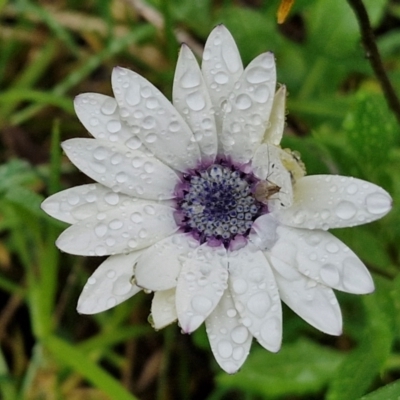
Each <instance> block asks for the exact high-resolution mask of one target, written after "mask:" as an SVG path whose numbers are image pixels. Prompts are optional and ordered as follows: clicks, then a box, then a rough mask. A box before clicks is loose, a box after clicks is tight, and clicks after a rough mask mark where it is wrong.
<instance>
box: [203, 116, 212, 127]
mask: <svg viewBox="0 0 400 400" xmlns="http://www.w3.org/2000/svg"><path fill="white" fill-rule="evenodd" d="M212 126H213V124H212V121H211V119H210V118H204V119H203V120H202V121H201V127H202V128H203V129H211V128H212Z"/></svg>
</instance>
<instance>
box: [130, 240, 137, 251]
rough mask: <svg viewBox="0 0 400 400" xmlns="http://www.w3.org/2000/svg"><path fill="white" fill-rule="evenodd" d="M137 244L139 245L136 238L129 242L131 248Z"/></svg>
mask: <svg viewBox="0 0 400 400" xmlns="http://www.w3.org/2000/svg"><path fill="white" fill-rule="evenodd" d="M137 245H138V244H137V241H136V240H134V239H131V240H130V241H129V242H128V246H129V247H130V248H131V249H134V248H136V247H137Z"/></svg>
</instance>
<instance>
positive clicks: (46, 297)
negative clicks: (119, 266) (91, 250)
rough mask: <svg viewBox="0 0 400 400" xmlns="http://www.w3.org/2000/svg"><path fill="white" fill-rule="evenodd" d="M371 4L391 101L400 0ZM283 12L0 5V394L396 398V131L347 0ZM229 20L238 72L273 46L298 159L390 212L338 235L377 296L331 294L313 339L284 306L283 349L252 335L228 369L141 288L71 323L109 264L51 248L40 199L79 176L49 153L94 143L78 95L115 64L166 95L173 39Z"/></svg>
mask: <svg viewBox="0 0 400 400" xmlns="http://www.w3.org/2000/svg"><path fill="white" fill-rule="evenodd" d="M364 4H365V6H366V7H367V10H368V13H369V16H370V18H371V22H372V25H373V28H374V31H375V33H376V39H377V44H378V47H379V49H380V52H381V56H382V58H383V64H384V67H385V69H386V71H387V72H388V75H389V78H390V80H391V82H392V84H393V85H394V88H395V91H396V92H397V93H400V3H399V2H398V1H395V0H364ZM278 6H279V1H278V0H268V1H267V0H264V1H263V0H241V1H239V0H237V1H233V0H219V1H211V0H197V1H193V0H148V1H147V0H146V1H145V0H110V1H103V0H87V1H80V0H53V1H51V0H48V1H44V0H42V1H35V0H12V1H11V0H10V1H7V0H0V132H1V135H0V139H1V141H0V161H1V166H0V304H1V305H0V341H1V351H0V398H2V399H4V400H14V399H29V400H31V399H32V400H39V399H41V400H42V399H43V400H53V399H68V400H69V399H72V400H79V399H85V400H87V399H88V400H90V399H96V400H97V399H100V400H102V399H117V400H119V399H126V400H128V399H131V400H132V399H135V398H140V399H157V400H169V399H209V400H217V399H233V400H235V399H246V400H250V399H251V400H256V399H322V398H326V399H329V400H335V399H338V400H346V399H358V398H363V399H368V400H388V399H398V398H399V396H400V383H399V382H400V381H397V379H399V378H400V346H399V345H400V314H399V309H400V265H399V250H400V246H399V243H400V208H399V204H400V179H399V171H400V147H399V145H400V129H399V124H398V122H397V121H396V118H395V116H394V115H393V114H392V112H391V111H389V108H388V106H387V103H386V101H385V98H384V96H383V94H382V90H381V88H380V85H379V82H378V80H377V78H376V77H375V76H374V74H373V72H372V69H371V67H370V65H369V62H368V59H367V58H366V54H365V51H364V50H363V48H362V46H361V40H360V30H359V26H358V23H357V20H356V18H355V16H354V13H353V11H352V9H351V8H350V7H349V5H348V4H347V2H346V1H345V0H297V1H296V2H295V4H294V7H293V9H292V11H291V13H290V15H289V17H288V19H287V21H286V22H285V23H284V24H282V25H278V24H277V22H276V11H277V9H278ZM221 22H222V23H224V24H226V26H227V27H228V28H229V29H230V30H231V32H232V33H233V35H234V37H235V39H236V40H237V43H238V46H239V49H240V51H241V54H242V57H243V60H244V63H245V64H247V63H248V62H249V61H250V60H251V59H252V58H253V57H255V56H256V55H258V54H259V53H261V52H264V51H266V50H272V51H273V52H275V55H276V59H277V65H278V80H279V81H280V82H282V83H285V84H286V85H287V87H288V90H289V93H290V95H289V98H288V110H289V112H290V113H289V115H288V117H287V129H286V134H285V139H284V143H283V144H284V147H285V146H286V147H290V148H292V149H296V150H299V151H300V152H301V154H302V158H303V160H304V161H305V163H306V165H307V168H308V173H309V174H318V173H339V174H343V175H352V176H355V177H359V178H362V179H366V180H369V181H372V182H374V183H377V184H379V185H381V186H382V187H384V188H385V189H386V190H388V191H389V192H390V193H391V194H392V196H393V199H394V208H393V211H392V212H391V213H390V214H389V215H388V216H387V217H385V218H384V219H383V220H382V221H379V222H375V223H373V224H370V225H367V226H361V227H357V228H352V229H347V230H343V231H342V230H336V231H335V232H334V233H335V234H337V235H338V236H339V237H340V238H341V239H342V240H343V241H344V242H346V243H347V244H348V245H349V246H350V247H351V248H352V249H353V250H354V251H355V252H356V253H357V254H358V255H359V256H360V257H361V258H362V259H363V261H364V262H365V263H366V265H367V266H368V267H369V268H370V270H371V271H372V273H373V276H374V280H375V283H376V292H375V293H374V294H372V295H369V296H353V295H347V294H343V293H338V298H339V301H340V304H341V306H342V311H343V315H344V333H343V335H342V336H340V337H330V336H328V335H325V334H322V333H320V332H318V331H316V330H315V329H314V328H312V327H310V326H308V325H307V324H306V323H305V322H303V321H302V320H301V319H300V318H299V317H297V316H296V315H294V314H293V313H292V312H291V311H290V310H288V309H287V308H285V309H284V340H283V346H282V350H281V351H280V352H279V353H278V354H270V353H268V352H267V351H265V350H263V349H262V348H261V347H260V346H258V345H257V344H256V343H254V344H253V347H252V351H251V355H250V356H249V358H248V360H247V362H246V364H245V365H244V367H243V368H242V370H241V371H240V372H239V373H237V374H236V375H227V374H225V373H223V372H221V370H220V369H219V368H218V366H217V365H216V363H215V361H214V360H213V357H212V355H211V352H210V349H209V345H208V342H207V339H206V335H205V332H204V329H203V328H202V329H200V330H199V331H198V332H196V333H195V334H193V335H191V336H186V335H181V334H180V332H179V328H178V327H177V326H176V325H174V326H170V327H168V328H167V329H165V330H163V331H161V332H155V331H153V330H152V329H151V328H150V326H149V324H148V323H147V316H148V314H149V309H150V301H151V296H149V295H145V294H143V293H142V294H139V295H137V296H135V297H134V298H132V299H131V300H129V301H127V302H125V303H123V304H122V305H120V306H118V307H117V308H115V309H113V310H110V311H107V312H104V313H102V314H100V315H95V316H80V315H78V314H77V313H76V311H75V305H76V301H77V298H78V296H79V293H80V291H81V289H82V287H83V285H84V283H85V282H86V279H87V278H88V276H89V275H90V274H91V272H92V271H93V270H94V269H95V267H96V266H97V265H98V264H100V262H101V259H99V258H97V259H96V258H83V257H76V256H68V255H66V254H61V253H60V252H59V251H58V249H56V247H55V245H54V241H55V239H56V237H57V235H58V234H59V233H60V232H61V231H62V230H63V229H64V228H65V225H64V224H61V223H59V222H57V221H55V220H53V219H51V218H48V217H47V216H46V215H44V213H43V212H42V211H41V210H40V208H39V205H40V203H41V201H42V200H43V199H44V197H46V196H48V195H49V194H51V193H54V192H57V191H59V190H61V189H65V188H68V187H71V186H74V185H76V184H82V183H84V182H87V178H86V177H85V176H84V175H83V174H81V173H79V172H78V171H77V170H76V169H75V168H74V167H73V166H72V165H71V164H70V163H69V161H68V160H67V159H66V158H65V157H64V156H62V154H61V150H60V146H59V143H60V141H61V140H65V139H67V138H72V137H84V136H85V135H88V133H87V132H86V131H85V129H84V128H83V126H82V125H81V124H80V123H79V121H78V118H77V117H76V116H75V114H74V111H73V106H72V99H73V97H74V96H75V95H77V94H79V93H83V92H90V91H92V92H100V93H104V94H109V95H111V94H112V92H111V85H110V76H111V70H112V68H113V67H114V66H116V65H121V66H126V67H129V68H131V69H132V70H135V71H137V72H139V73H140V74H142V75H144V76H145V77H146V78H147V79H149V80H150V81H152V82H153V83H154V84H155V85H157V86H158V87H159V88H160V89H161V90H162V91H163V92H164V93H165V94H166V95H167V97H170V95H171V87H172V79H173V73H174V67H175V63H176V59H177V55H178V48H179V42H182V41H185V42H186V43H188V44H189V45H190V46H191V47H192V49H194V51H195V52H196V53H197V54H198V55H199V56H200V55H201V50H202V47H203V45H204V42H205V39H206V37H207V35H208V34H209V32H210V31H211V29H212V28H213V27H214V26H215V25H216V24H218V23H221ZM367 55H368V54H367ZM397 117H398V116H397ZM367 393H369V394H367ZM362 396H364V397H362Z"/></svg>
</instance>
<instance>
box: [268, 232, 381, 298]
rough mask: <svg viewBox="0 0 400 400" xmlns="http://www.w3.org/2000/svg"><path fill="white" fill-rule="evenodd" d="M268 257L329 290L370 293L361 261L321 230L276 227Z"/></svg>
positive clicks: (372, 286) (371, 287)
mask: <svg viewBox="0 0 400 400" xmlns="http://www.w3.org/2000/svg"><path fill="white" fill-rule="evenodd" d="M277 234H278V237H279V239H278V241H277V242H276V244H275V246H274V247H273V248H272V249H271V255H272V256H274V257H275V258H278V259H280V260H282V261H285V262H286V263H287V264H290V265H293V266H295V267H296V268H297V269H298V270H299V271H300V272H301V273H302V274H304V275H306V276H308V277H309V278H311V279H313V280H314V281H316V282H319V283H322V284H324V285H326V286H329V287H332V288H333V289H338V290H342V291H344V292H349V293H354V294H365V293H371V292H373V291H374V283H373V281H372V278H371V275H370V273H369V272H368V270H367V268H366V267H365V265H364V264H363V263H362V262H361V260H360V259H359V258H358V257H357V256H356V255H355V254H354V253H353V252H352V251H351V250H350V249H349V248H348V247H347V246H346V245H345V244H344V243H342V242H341V241H340V240H339V239H337V238H336V237H335V236H333V235H332V234H330V233H329V232H324V231H321V230H314V231H309V230H306V229H296V228H289V227H285V226H279V227H278V229H277Z"/></svg>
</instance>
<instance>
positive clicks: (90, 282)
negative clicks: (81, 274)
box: [87, 276, 97, 285]
mask: <svg viewBox="0 0 400 400" xmlns="http://www.w3.org/2000/svg"><path fill="white" fill-rule="evenodd" d="M96 282H97V279H96V278H94V277H93V276H91V277H90V278H89V279H88V281H87V283H88V284H89V285H94V284H95V283H96Z"/></svg>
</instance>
